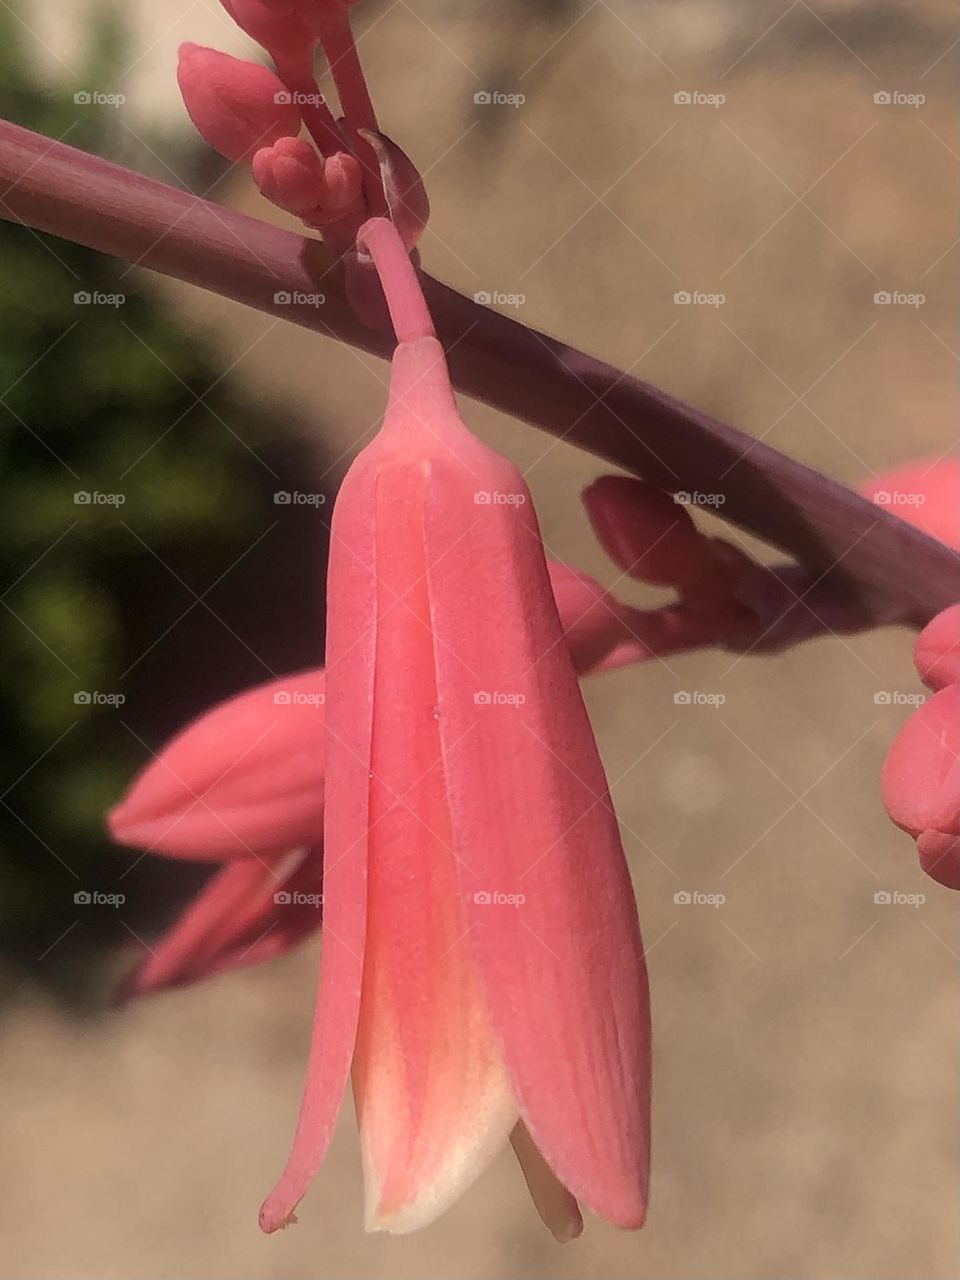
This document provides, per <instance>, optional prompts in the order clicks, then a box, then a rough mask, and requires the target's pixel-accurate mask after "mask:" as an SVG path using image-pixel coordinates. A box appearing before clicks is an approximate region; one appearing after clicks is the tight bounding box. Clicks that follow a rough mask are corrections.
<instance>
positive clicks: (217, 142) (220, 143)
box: [177, 44, 300, 160]
mask: <svg viewBox="0 0 960 1280" xmlns="http://www.w3.org/2000/svg"><path fill="white" fill-rule="evenodd" d="M177 80H178V83H179V85H180V92H181V94H182V95H183V101H184V105H185V106H186V108H187V112H188V113H189V116H190V119H191V120H192V121H193V123H194V124H195V125H196V127H197V129H198V131H199V132H200V133H201V134H202V135H203V137H204V139H205V140H206V141H207V142H208V143H209V144H210V146H211V147H213V148H214V150H216V151H219V152H220V154H221V155H223V156H226V157H227V159H228V160H245V159H247V158H248V157H249V156H250V155H251V154H252V153H253V152H254V151H256V150H257V149H258V148H259V147H268V146H271V145H272V144H273V143H274V142H276V141H277V140H278V139H279V138H282V137H290V136H293V135H295V134H297V133H299V131H300V110H299V108H298V107H297V106H296V105H295V104H294V102H293V100H292V96H291V94H290V93H289V92H288V91H287V89H286V88H285V86H284V84H283V81H282V80H280V79H279V78H278V77H277V76H275V75H274V74H273V72H272V71H270V70H269V69H268V68H267V67H264V66H261V65H260V64H259V63H257V62H245V61H244V60H243V59H241V58H234V57H231V55H230V54H228V53H220V52H219V51H218V50H216V49H206V48H203V47H202V46H201V45H197V44H184V45H181V46H180V65H179V67H178V69H177Z"/></svg>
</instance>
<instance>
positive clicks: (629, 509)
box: [583, 476, 711, 588]
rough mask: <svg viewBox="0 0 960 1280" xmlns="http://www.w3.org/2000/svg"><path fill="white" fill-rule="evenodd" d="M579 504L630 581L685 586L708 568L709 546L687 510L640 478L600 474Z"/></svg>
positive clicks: (605, 547) (690, 583) (699, 576)
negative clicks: (581, 504) (582, 505)
mask: <svg viewBox="0 0 960 1280" xmlns="http://www.w3.org/2000/svg"><path fill="white" fill-rule="evenodd" d="M583 501H584V505H585V506H586V508H587V514H588V516H589V517H590V523H591V524H592V525H593V531H594V533H595V534H596V535H597V538H598V539H599V541H600V543H601V545H602V546H603V548H604V550H605V551H606V552H607V554H608V555H609V556H610V558H611V560H613V562H614V563H615V564H617V565H619V567H620V568H621V569H623V571H624V572H625V573H628V574H629V575H630V576H631V578H639V579H640V580H641V581H642V582H651V583H655V584H657V585H661V586H675V587H680V588H684V587H688V586H693V585H694V584H695V583H696V582H697V581H698V580H699V579H700V578H702V576H703V573H704V569H705V567H707V566H708V565H709V564H710V561H711V551H710V544H709V542H708V540H707V539H706V538H704V537H703V535H702V534H700V533H699V532H698V530H697V527H696V525H695V524H694V523H693V520H692V519H691V518H690V515H689V512H688V511H687V510H686V508H685V507H684V506H683V505H682V504H680V503H676V502H674V500H673V499H672V498H671V497H669V496H668V495H667V494H666V493H664V492H663V491H662V490H660V489H656V488H654V486H653V485H650V484H646V483H645V482H644V481H643V480H634V479H632V478H631V477H629V476H601V478H600V479H599V480H596V481H594V483H593V484H592V485H590V486H589V488H587V489H585V490H584V493H583Z"/></svg>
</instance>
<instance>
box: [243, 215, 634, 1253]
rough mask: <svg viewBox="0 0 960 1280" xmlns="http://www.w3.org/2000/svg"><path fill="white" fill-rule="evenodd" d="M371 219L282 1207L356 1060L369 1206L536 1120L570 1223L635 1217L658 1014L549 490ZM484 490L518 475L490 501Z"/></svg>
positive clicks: (269, 1219) (295, 1197)
mask: <svg viewBox="0 0 960 1280" xmlns="http://www.w3.org/2000/svg"><path fill="white" fill-rule="evenodd" d="M364 239H365V242H366V245H367V247H368V249H369V250H370V252H371V253H372V254H373V256H374V259H375V261H376V262H377V267H378V270H379V271H380V273H381V276H382V277H383V279H384V283H385V287H386V291H387V298H388V302H389V304H390V307H391V315H392V317H393V320H394V326H395V328H396V331H397V335H398V338H399V339H400V342H399V346H398V347H397V350H396V353H395V355H394V361H393V376H392V381H391V389H390V401H389V407H388V410H387V415H386V419H385V422H384V425H383V428H382V430H381V432H380V433H379V435H378V436H377V438H376V439H375V441H374V442H373V444H371V445H370V446H369V447H368V448H367V449H365V450H364V451H363V453H362V454H360V456H359V457H358V458H357V460H356V461H355V462H354V464H353V466H352V467H351V469H350V471H349V473H348V475H347V477H346V479H345V480H344V483H343V486H342V488H341V491H340V494H339V497H338V499H337V504H336V507H335V510H334V516H333V525H332V544H331V556H330V569H329V579H328V614H329V632H328V640H327V688H326V749H325V758H326V774H327V800H326V806H325V813H324V849H325V871H324V922H325V928H324V938H325V941H324V949H323V957H322V961H321V970H320V986H319V993H318V1000H317V1011H316V1020H315V1031H314V1040H313V1048H312V1051H311V1057H310V1064H309V1067H308V1072H307V1083H306V1089H305V1094H304V1100H303V1104H302V1107H301V1112H300V1120H299V1123H298V1126H297V1133H296V1136H295V1138H294V1143H293V1150H292V1152H291V1155H290V1159H289V1161H288V1164H287V1167H286V1169H285V1170H284V1173H283V1175H282V1176H281V1178H280V1181H279V1183H278V1184H277V1186H276V1188H275V1189H274V1191H273V1192H271V1194H270V1195H269V1196H268V1197H267V1200H266V1202H265V1203H264V1206H263V1209H262V1211H261V1225H262V1226H263V1228H264V1229H265V1230H267V1231H273V1230H275V1229H276V1228H278V1227H280V1226H283V1225H285V1224H286V1223H287V1222H288V1221H290V1219H291V1215H292V1213H293V1210H294V1208H295V1207H296V1204H297V1202H298V1201H299V1200H300V1199H301V1197H302V1196H303V1195H304V1193H305V1191H306V1190H307V1188H308V1186H309V1184H310V1182H311V1181H312V1179H313V1177H314V1176H315V1174H316V1173H317V1171H318V1169H319V1167H320V1165H321V1163H322V1161H323V1157H324V1154H325V1152H326V1148H327V1145H328V1143H329V1140H330V1137H331V1135H332V1132H333V1127H334V1123H335V1121H336V1117H337V1113H338V1111H339V1106H340V1101H341V1098H342V1095H343V1092H344V1089H345V1086H346V1083H347V1079H348V1076H350V1075H351V1073H352V1076H353V1087H354V1096H355V1100H356V1105H357V1115H358V1122H359V1128H360V1141H361V1149H362V1154H363V1165H364V1179H365V1185H366V1194H367V1224H368V1227H369V1228H371V1229H380V1230H390V1231H399V1232H405V1231H410V1230H413V1229H415V1228H417V1227H420V1226H423V1225H425V1224H426V1223H428V1222H430V1221H432V1220H433V1219H434V1218H435V1217H436V1216H437V1215H438V1214H440V1213H441V1212H442V1211H443V1210H444V1209H445V1208H446V1207H447V1206H448V1205H449V1204H450V1203H452V1201H453V1200H455V1199H456V1198H457V1197H459V1195H460V1194H462V1192H463V1191H464V1190H465V1189H466V1187H467V1186H469V1184H470V1183H471V1182H472V1181H473V1180H474V1178H475V1177H476V1176H477V1175H478V1174H479V1172H480V1171H481V1170H482V1169H483V1168H484V1167H485V1166H486V1165H487V1164H488V1163H489V1161H490V1160H491V1159H492V1157H493V1155H494V1154H495V1152H496V1151H497V1149H498V1148H499V1147H500V1146H501V1145H502V1143H503V1142H505V1141H506V1139H507V1138H508V1136H509V1135H510V1134H511V1132H512V1131H513V1130H514V1129H516V1127H517V1126H518V1125H521V1126H523V1127H522V1129H521V1137H520V1138H519V1140H518V1143H517V1149H518V1154H519V1155H520V1159H521V1162H522V1163H523V1164H524V1167H525V1168H526V1169H527V1170H528V1177H529V1179H530V1180H531V1182H532V1183H533V1185H534V1186H535V1187H537V1188H540V1187H541V1185H544V1184H545V1189H544V1191H543V1192H542V1193H540V1192H539V1191H538V1192H537V1194H538V1197H539V1200H538V1207H539V1208H540V1210H541V1212H543V1213H544V1214H545V1216H546V1218H547V1219H548V1224H549V1225H550V1226H551V1227H552V1229H554V1231H555V1232H556V1233H557V1234H558V1236H561V1237H568V1236H570V1235H572V1234H576V1233H577V1232H578V1230H579V1213H578V1210H577V1206H576V1200H577V1199H582V1200H583V1201H585V1202H586V1203H587V1204H588V1205H589V1206H590V1207H591V1208H593V1209H594V1210H595V1211H596V1212H598V1213H599V1214H601V1215H602V1216H604V1217H606V1218H608V1219H609V1220H610V1221H612V1222H615V1223H617V1224H619V1225H621V1226H626V1227H637V1226H639V1225H641V1223H642V1221H643V1217H644V1213H645V1207H646V1191H647V1176H648V1157H649V1115H648V1107H649V1070H650V1027H649V1003H648V994H647V982H646V972H645V967H644V963H643V955H642V950H641V945H640V934H639V927H638V924H637V916H636V907H635V903H634V898H633V893H632V889H631V886H630V880H629V876H628V874H627V870H626V864H625V861H624V857H623V850H622V847H621V844H620V837H619V833H618V830H617V823H616V818H615V816H614V813H613V809H612V807H611V804H610V798H609V795H608V792H607V786H606V781H605V779H604V775H603V769H602V766H601V764H600V760H599V756H598V754H597V750H596V746H595V744H594V741H593V735H592V733H591V730H590V724H589V721H588V719H587V715H586V711H585V708H584V705H583V700H582V698H581V695H580V690H579V686H578V684H577V680H576V674H575V672H574V669H573V665H572V663H571V660H570V657H569V654H568V653H567V651H566V649H565V647H564V645H563V643H562V632H561V628H560V622H559V618H558V615H557V611H556V606H555V604H554V600H553V596H552V593H551V590H550V580H549V576H548V573H547V567H546V562H545V559H544V554H543V548H542V544H541V542H540V535H539V531H538V528H537V523H536V517H535V515H534V512H533V507H532V504H531V502H530V500H529V494H528V492H527V489H526V486H525V485H524V483H523V480H522V478H521V476H520V474H519V472H517V471H516V469H515V468H514V467H513V466H512V465H511V464H509V463H508V462H507V461H506V460H505V459H503V458H501V457H499V456H498V455H496V454H494V453H492V452H491V451H490V450H488V449H486V448H485V447H484V446H483V445H482V444H481V443H480V442H479V441H478V440H477V439H476V438H475V437H474V436H472V435H471V434H470V432H469V431H468V430H467V428H466V427H465V426H464V425H463V423H462V421H461V420H460V418H459V415H458V414H457V410H456V405H455V403H454V400H453V395H452V392H451V390H450V383H449V377H448V374H447V369H446V363H445V360H444V355H443V351H442V348H441V347H440V345H439V343H438V342H437V341H436V339H435V338H434V337H433V336H432V326H431V325H430V320H429V316H428V315H427V314H426V310H425V307H424V304H423V300H422V296H421V295H420V293H419V288H418V286H417V283H416V278H415V276H414V274H413V269H412V267H411V265H410V263H409V260H408V259H407V257H406V254H405V252H404V250H403V248H402V245H401V242H400V240H399V237H398V236H397V234H396V232H395V231H394V229H393V228H392V226H391V225H390V224H389V223H387V222H386V221H384V220H378V219H377V220H374V221H373V222H371V223H368V224H367V227H366V229H365V234H364ZM478 494H489V495H494V494H496V495H501V496H502V499H503V500H502V501H496V502H492V501H491V502H487V503H480V502H478Z"/></svg>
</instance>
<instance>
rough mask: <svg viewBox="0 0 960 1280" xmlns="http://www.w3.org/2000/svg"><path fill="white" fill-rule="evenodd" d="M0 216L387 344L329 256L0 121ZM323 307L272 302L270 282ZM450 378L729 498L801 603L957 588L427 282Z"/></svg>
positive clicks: (605, 452) (549, 425) (376, 348)
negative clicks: (785, 570) (791, 568)
mask: <svg viewBox="0 0 960 1280" xmlns="http://www.w3.org/2000/svg"><path fill="white" fill-rule="evenodd" d="M0 217H4V218H6V219H8V220H10V221H14V222H20V223H22V224H23V225H25V226H27V227H30V228H32V229H34V230H37V231H46V232H49V233H51V234H53V235H58V236H63V237H64V238H66V239H68V240H73V241H75V242H76V243H78V244H84V245H87V246H88V247H90V248H93V249H98V250H100V251H101V252H103V253H108V254H111V255H113V256H114V257H118V258H122V259H125V260H126V261H128V262H130V263H133V264H136V265H140V266H144V267H148V268H150V269H151V270H153V271H159V272H162V273H164V274H165V275H169V276H173V277H174V278H176V279H179V280H183V281H186V282H188V283H191V284H195V285H199V286H201V287H202V288H205V289H209V290H211V291H212V292H214V293H218V294H221V295H222V296H223V297H227V298H232V299H234V300H235V301H238V302H243V303H245V304H246V305H248V306H252V307H256V308H257V309H259V310H261V311H264V312H267V313H268V314H271V315H275V316H278V317H280V316H281V315H282V317H283V318H284V319H287V320H291V321H293V322H294V323H295V324H300V325H303V326H304V327H305V328H309V329H313V330H316V331H318V332H320V333H324V334H327V335H328V336H329V337H333V338H336V339H338V340H339V341H341V342H349V343H351V344H353V345H354V346H357V347H360V348H362V349H364V350H367V351H371V352H375V353H376V354H378V355H383V356H388V355H389V354H390V353H391V351H392V349H393V341H392V337H393V335H392V334H390V333H388V332H386V331H380V330H374V329H370V328H367V327H366V326H365V325H363V324H362V323H361V322H360V320H358V318H357V316H356V315H355V314H354V312H353V310H352V308H351V307H350V305H349V302H348V301H347V298H346V293H345V290H344V287H343V277H342V274H341V273H340V271H339V268H338V266H337V258H336V255H335V254H334V253H332V252H331V251H330V249H329V248H326V247H324V246H323V245H322V244H321V243H320V242H319V241H317V240H312V239H308V238H305V237H303V236H300V235H295V234H293V233H292V232H289V231H283V230H281V229H280V228H279V227H275V226H271V225H269V224H266V223H262V222H258V221H257V220H256V219H255V218H248V217H245V216H244V215H242V214H238V213H235V212H233V211H232V210H229V209H225V208H223V207H221V206H219V205H215V204H212V203H210V202H208V201H205V200H201V199H199V198H197V197H195V196H191V195H190V194H189V193H187V192H184V191H179V190H176V189H175V188H172V187H168V186H165V185H164V184H163V183H159V182H156V181H154V180H152V179H149V178H144V177H142V176H141V175H139V174H135V173H132V172H130V171H129V170H127V169H124V168H122V167H121V166H119V165H114V164H111V163H110V162H108V161H106V160H102V159H100V158H99V157H96V156H90V155H87V154H85V153H84V152H81V151H77V150H75V149H74V148H72V147H68V146H65V145H64V144H62V143H58V142H53V141H51V139H49V138H45V137H43V136H42V135H40V134H36V133H32V132H30V131H29V130H27V129H22V128H19V127H18V126H16V125H12V124H9V123H3V122H0ZM321 281H322V285H323V290H324V293H325V295H326V304H325V305H324V306H323V307H315V306H311V305H309V304H307V303H304V304H303V305H293V306H284V307H282V308H279V307H278V306H277V304H276V302H275V295H276V293H277V292H278V291H284V292H286V293H289V294H294V293H298V292H300V293H315V292H316V290H317V285H318V283H320V282H321ZM422 282H423V288H424V293H425V295H426V298H427V303H428V305H429V308H430V312H431V314H432V315H433V318H434V322H435V324H436V329H437V333H438V336H439V338H440V341H441V342H442V343H443V345H444V348H445V349H446V351H447V352H448V358H449V363H450V369H451V374H452V377H453V382H454V385H455V386H456V387H457V388H458V390H460V391H462V392H464V393H465V394H467V395H471V396H474V397H476V398H478V399H480V400H483V401H485V402H486V403H488V404H491V405H493V406H494V407H495V408H498V409H500V410H502V411H503V412H504V413H507V414H510V415H511V416H512V417H515V418H520V419H523V420H524V421H526V422H529V423H532V424H533V425H535V426H538V427H541V428H542V429H543V430H545V431H548V432H551V433H552V434H553V435H555V436H559V437H560V438H562V439H564V440H566V441H567V442H569V443H571V444H575V445H578V446H579V447H581V448H583V449H587V450H588V451H590V452H592V453H594V454H597V455H598V456H600V457H602V458H604V459H605V460H606V461H607V462H608V463H612V464H613V465H614V466H616V467H620V468H622V469H624V470H625V471H629V472H631V473H632V474H634V475H638V476H642V477H643V478H645V479H646V480H648V481H649V482H651V483H653V484H656V485H658V486H659V487H661V488H663V489H665V490H667V491H672V492H676V491H680V490H687V491H689V492H700V493H722V494H723V495H724V499H725V501H724V503H723V505H722V506H721V507H720V509H719V511H720V514H721V515H722V516H723V517H724V518H725V519H727V520H729V521H731V522H732V523H734V524H737V525H739V526H740V527H741V528H743V529H746V530H748V531H749V532H751V533H754V534H757V535H758V536H760V537H761V538H763V539H765V540H766V541H767V542H770V543H773V544H774V545H776V546H779V547H781V548H782V549H783V550H785V551H787V552H789V553H790V554H791V555H792V556H793V557H795V559H796V560H797V561H799V563H800V564H802V565H803V566H804V568H805V570H806V571H807V577H806V578H805V579H804V581H803V582H802V583H798V584H797V589H798V593H799V594H801V595H803V598H804V601H805V604H806V606H807V607H809V608H811V609H814V610H815V611H816V612H817V613H818V614H821V613H822V611H823V610H826V611H827V613H829V609H830V608H831V607H834V608H835V607H836V606H837V603H838V602H842V603H843V606H844V612H845V613H848V611H849V615H848V616H850V618H851V628H852V626H853V625H854V622H856V623H858V625H859V626H862V627H868V626H878V625H883V624H887V623H892V622H901V623H908V624H912V625H922V624H923V623H925V622H927V621H928V620H929V619H930V618H931V617H933V615H934V614H936V613H939V612H940V611H941V610H942V609H945V608H946V607H947V606H948V605H950V604H953V603H955V602H956V600H958V599H960V557H958V556H957V555H956V554H955V553H954V552H953V551H951V550H950V549H949V548H948V547H945V546H943V545H942V544H941V543H939V542H936V541H935V540H934V539H932V538H929V537H927V536H926V535H925V534H923V533H921V532H919V531H918V530H917V529H914V528H912V527H911V526H910V525H907V524H906V523H904V522H903V521H901V520H898V519H897V518H896V516H894V515H891V514H889V513H888V512H886V511H884V510H882V509H880V508H878V507H876V506H874V505H873V504H872V503H870V502H868V501H867V500H866V499H864V498H861V497H860V496H859V495H857V494H855V493H852V492H851V491H850V490H849V489H846V488H844V487H843V486H842V485H839V484H836V483H835V482H834V481H832V480H829V479H828V478H827V477H826V476H823V475H820V474H819V473H817V472H815V471H813V470H811V468H809V467H806V466H804V465H803V464H802V463H799V462H796V461H794V460H793V459H792V458H789V457H786V456H785V455H784V454H782V453H779V452H778V451H777V450H775V449H772V448H770V447H769V446H768V445H766V444H764V443H763V442H762V441H759V440H756V439H753V438H751V437H750V436H747V435H745V434H743V433H742V432H739V431H736V430H734V428H732V427H729V426H727V425H726V424H724V423H722V422H719V421H717V420H716V419H714V418H711V417H709V416H708V415H707V414H704V413H701V412H700V411H699V410H698V409H695V408H693V407H692V406H690V405H687V404H684V403H683V402H682V401H680V400H677V399H675V398H674V397H672V396H669V395H667V394H666V393H665V392H663V391H660V390H658V389H657V388H656V387H652V386H650V385H649V384H648V383H644V382H641V381H640V380H639V379H637V378H634V377H631V376H629V375H628V374H624V373H621V372H620V371H619V370H617V369H614V368H612V367H611V366H610V365H607V364H604V363H603V362H602V361H600V360H596V359H594V358H593V357H591V356H589V355H586V354H585V353H584V352H581V351H577V350H576V349H575V348H572V347H569V346H567V345H566V344H565V343H562V342H559V341H557V340H555V339H552V338H549V337H547V336H545V335H544V334H542V333H538V332H537V331H536V330H533V329H529V328H527V327H526V326H524V325H522V324H520V323H518V322H517V321H515V320H510V319H508V318H507V317H506V316H501V315H499V314H497V313H496V312H494V311H491V310H489V309H488V308H486V307H483V306H479V305H478V304H476V303H475V302H472V301H470V300H468V299H467V298H464V297H462V296H461V295H460V294H458V293H456V292H455V291H454V290H452V289H448V288H447V287H446V286H445V285H443V284H440V283H439V282H437V281H436V280H432V279H431V278H430V277H429V276H424V277H423V278H422Z"/></svg>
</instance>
